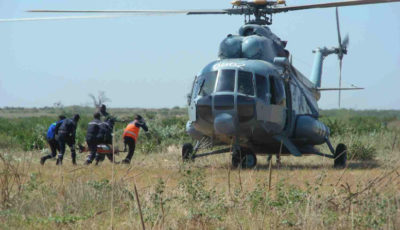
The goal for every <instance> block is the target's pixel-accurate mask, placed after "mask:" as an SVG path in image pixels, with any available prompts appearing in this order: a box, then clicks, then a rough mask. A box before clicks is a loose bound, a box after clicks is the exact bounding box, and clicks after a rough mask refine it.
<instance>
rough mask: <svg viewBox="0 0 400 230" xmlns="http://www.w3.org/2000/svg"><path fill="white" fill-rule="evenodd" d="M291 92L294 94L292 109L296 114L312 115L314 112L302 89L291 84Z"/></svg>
mask: <svg viewBox="0 0 400 230" xmlns="http://www.w3.org/2000/svg"><path fill="white" fill-rule="evenodd" d="M290 92H291V93H292V108H293V110H294V111H296V114H312V110H311V108H310V106H309V105H308V103H307V100H306V97H305V96H304V94H303V92H302V91H301V89H300V88H299V87H298V86H297V85H295V84H293V83H291V84H290Z"/></svg>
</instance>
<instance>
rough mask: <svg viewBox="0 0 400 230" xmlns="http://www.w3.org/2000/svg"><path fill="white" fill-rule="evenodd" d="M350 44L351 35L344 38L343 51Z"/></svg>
mask: <svg viewBox="0 0 400 230" xmlns="http://www.w3.org/2000/svg"><path fill="white" fill-rule="evenodd" d="M349 43H350V39H349V34H346V36H345V37H344V39H343V41H342V47H343V49H346V48H347V46H348V45H349Z"/></svg>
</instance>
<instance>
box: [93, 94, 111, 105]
mask: <svg viewBox="0 0 400 230" xmlns="http://www.w3.org/2000/svg"><path fill="white" fill-rule="evenodd" d="M89 97H90V98H91V99H92V101H93V104H94V107H96V108H99V107H100V106H101V105H102V104H104V103H106V102H110V101H111V99H110V98H108V97H107V96H106V92H104V91H99V92H98V94H97V97H96V96H95V95H93V94H89Z"/></svg>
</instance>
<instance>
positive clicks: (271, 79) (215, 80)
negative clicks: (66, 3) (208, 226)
mask: <svg viewBox="0 0 400 230" xmlns="http://www.w3.org/2000/svg"><path fill="white" fill-rule="evenodd" d="M399 1H400V0H349V1H341V2H331V3H321V4H310V5H299V6H286V3H285V1H283V0H276V1H268V0H253V1H242V0H234V1H233V2H232V8H230V9H223V10H172V11H158V10H148V11H143V10H78V11H76V10H30V11H29V12H37V13H40V12H41V13H103V14H113V15H116V16H119V15H126V14H145V15H147V14H150V15H151V14H187V15H207V14H226V15H244V17H245V25H243V26H241V27H240V29H239V33H238V34H237V35H232V34H229V35H228V36H227V37H226V38H225V39H224V40H223V41H222V42H221V44H220V47H219V55H218V56H219V57H218V59H217V60H215V61H213V62H211V63H209V64H208V65H206V66H205V67H204V68H203V69H202V70H201V71H200V73H199V74H198V75H197V76H196V77H195V79H194V81H193V86H192V90H191V92H190V94H189V96H188V113H189V121H188V122H187V125H186V131H187V133H188V134H189V135H190V136H191V137H193V139H194V140H195V142H196V143H195V144H194V146H193V144H192V143H186V144H184V145H183V147H182V159H183V160H184V161H191V160H194V159H196V158H199V157H205V156H209V155H215V154H222V153H228V152H232V164H233V166H234V167H242V168H253V167H255V166H256V164H257V157H256V155H268V156H269V157H268V159H269V160H271V157H272V155H277V159H278V163H279V162H280V156H281V155H290V154H291V155H294V156H297V157H299V156H303V155H310V154H312V155H318V156H323V157H328V158H331V159H334V167H345V166H346V161H347V147H346V145H345V144H343V143H340V144H338V145H337V146H336V148H334V147H333V146H332V144H331V142H330V140H329V134H330V130H329V128H328V127H327V126H326V125H325V124H324V123H322V122H321V121H319V119H318V118H319V108H318V104H317V101H318V100H319V99H320V97H321V95H320V92H321V91H323V90H338V91H339V104H340V92H341V91H342V90H354V89H361V88H342V87H341V83H339V88H321V78H322V69H323V60H324V58H326V57H327V56H329V55H331V54H335V55H337V57H338V59H339V62H340V65H339V66H340V68H339V82H341V66H342V59H343V56H344V55H345V54H347V46H348V43H349V39H348V37H345V38H344V39H343V40H342V38H341V34H340V25H339V15H338V8H337V7H341V6H354V5H364V4H375V3H388V2H399ZM328 7H336V23H337V32H338V47H334V48H326V47H322V48H317V49H315V50H314V53H315V59H314V65H313V68H312V73H311V76H310V78H307V77H305V76H304V75H303V74H301V73H300V72H299V71H298V70H297V69H296V68H295V67H294V66H293V65H292V64H291V61H290V53H289V51H288V50H286V49H285V46H286V42H285V41H282V40H281V39H280V38H279V37H278V36H276V35H275V34H273V33H272V32H271V30H270V29H269V28H268V25H271V24H272V16H273V15H274V14H276V13H283V12H289V11H295V10H306V9H314V8H328ZM64 18H67V17H64ZM48 19H52V18H43V20H48ZM21 20H23V19H21ZM33 20H41V19H40V18H39V19H33ZM321 144H327V146H328V147H329V150H330V153H329V154H327V153H322V152H320V151H319V150H318V149H316V148H315V146H317V145H321ZM210 146H229V147H228V148H222V149H218V150H214V151H210V152H204V153H200V151H201V150H202V149H206V148H208V147H210Z"/></svg>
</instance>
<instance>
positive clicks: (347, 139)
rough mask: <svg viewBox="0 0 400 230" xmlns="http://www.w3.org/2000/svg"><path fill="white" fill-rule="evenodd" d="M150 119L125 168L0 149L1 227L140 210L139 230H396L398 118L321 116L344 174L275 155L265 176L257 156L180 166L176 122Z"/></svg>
mask: <svg viewBox="0 0 400 230" xmlns="http://www.w3.org/2000/svg"><path fill="white" fill-rule="evenodd" d="M177 111H178V110H177ZM164 112H165V111H164ZM41 113H43V111H41ZM155 113H156V114H155V115H154V114H153V115H154V116H153V119H150V118H148V120H149V121H151V120H153V121H154V122H153V124H150V125H152V126H153V129H157V128H158V129H162V130H159V132H157V133H151V134H150V137H146V136H145V135H143V136H142V137H141V138H142V139H141V140H140V142H139V143H138V147H139V146H140V145H143V146H153V145H156V146H153V147H146V149H140V148H139V151H138V152H137V153H135V156H134V158H133V161H132V164H131V165H129V166H127V165H113V164H111V163H110V162H108V161H107V160H106V161H104V162H103V163H102V164H101V165H100V166H97V167H96V166H94V165H91V166H83V165H82V163H83V161H84V158H85V157H86V155H85V154H79V156H78V166H75V167H74V166H72V164H71V161H70V155H69V152H68V151H67V153H66V157H65V160H64V164H63V166H62V167H56V166H55V162H54V161H51V160H49V161H48V162H46V165H45V166H41V165H40V164H39V158H40V157H41V156H42V155H43V154H44V153H45V152H46V150H43V149H35V148H31V149H26V148H25V150H23V149H24V146H26V144H25V143H23V142H20V141H17V140H19V139H16V141H15V142H14V144H13V145H9V144H7V143H4V142H0V144H1V145H0V147H1V148H0V156H1V158H0V198H1V207H0V229H112V228H113V229H141V228H142V227H141V221H140V213H142V215H143V220H144V223H145V227H146V229H400V129H399V128H400V127H399V119H398V113H397V114H396V113H394V115H393V114H390V116H384V115H382V114H381V113H380V114H378V115H376V114H374V115H373V117H371V116H369V117H368V118H366V119H364V118H362V120H361V121H359V120H357V119H354V117H356V118H359V117H362V116H357V115H352V116H351V117H352V118H353V120H348V119H347V118H346V119H345V118H343V117H340V116H338V115H332V114H329V111H328V112H326V113H327V114H326V115H325V117H324V118H323V119H327V120H329V122H330V123H331V125H332V126H335V125H336V126H338V127H333V129H334V130H335V129H337V132H340V131H339V130H342V129H343V130H345V131H343V132H342V133H340V134H339V133H337V134H335V135H333V137H332V142H333V143H334V144H337V143H339V142H344V143H346V144H347V145H348V146H349V149H350V150H352V152H353V153H352V154H351V155H350V156H349V157H350V158H351V160H350V161H349V164H348V167H347V168H345V169H333V167H332V165H333V162H332V160H330V159H327V158H321V157H316V156H309V157H302V158H295V157H283V158H282V165H281V166H280V167H278V166H277V165H276V164H275V161H274V163H273V164H272V169H271V171H270V170H269V165H268V163H267V161H266V157H265V156H259V157H258V162H259V163H258V165H257V168H256V169H254V170H239V169H233V168H231V164H230V162H231V159H230V155H229V154H225V155H218V156H211V157H208V158H202V159H197V160H196V162H194V163H189V164H183V163H182V162H181V159H180V158H181V156H180V147H179V144H181V142H183V141H186V139H185V138H184V137H183V136H180V134H179V135H178V134H176V132H177V131H176V129H178V128H179V127H180V126H179V127H175V128H172V127H174V122H172V121H177V120H174V119H178V121H179V119H180V117H182V116H183V118H182V119H183V120H184V119H185V117H184V115H182V114H181V113H179V112H173V113H172V112H168V110H167V111H166V112H165V113H166V114H162V113H160V112H157V111H155ZM332 113H336V112H332ZM361 113H362V112H361ZM129 114H130V112H129ZM122 115H123V114H121V116H122ZM41 116H42V115H41ZM150 116H152V115H150ZM4 117H7V116H3V119H6V121H9V124H12V125H15V127H19V125H20V123H18V122H17V121H15V120H14V118H13V116H11V117H10V116H8V117H7V118H4ZM34 117H35V116H34V115H32V116H29V117H23V118H21V119H28V120H23V121H31V122H32V121H37V120H30V119H34ZM43 119H44V118H43ZM360 119H361V118H360ZM4 121H5V120H2V122H4ZM360 124H362V125H360ZM12 125H11V126H6V125H4V124H3V126H0V128H2V129H4V130H2V129H0V135H2V136H9V138H11V139H12V138H13V135H11V132H10V131H6V130H5V129H6V128H8V127H11V128H12V127H14V126H12ZM33 127H37V126H36V124H35V125H33ZM181 128H183V127H181ZM82 129H84V127H82ZM117 132H118V130H117ZM171 133H175V136H174V135H172V134H171ZM7 134H9V135H7ZM17 134H18V133H17ZM182 135H184V134H182ZM151 137H154V138H158V139H159V140H158V141H157V142H152V141H153V140H152V138H151ZM174 139H178V140H175V141H174ZM119 145H120V146H122V145H121V142H119ZM29 146H31V145H29ZM322 150H324V151H326V149H325V147H323V148H322ZM121 154H122V155H120V156H117V160H121V159H123V157H124V156H125V153H121ZM270 172H271V174H270ZM135 185H136V187H137V194H135V188H134V187H135ZM135 195H138V197H139V201H140V206H141V212H140V211H139V208H138V203H137V199H136V196H135Z"/></svg>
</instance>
